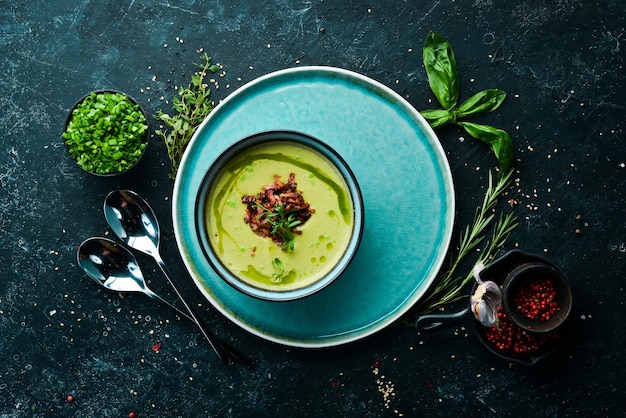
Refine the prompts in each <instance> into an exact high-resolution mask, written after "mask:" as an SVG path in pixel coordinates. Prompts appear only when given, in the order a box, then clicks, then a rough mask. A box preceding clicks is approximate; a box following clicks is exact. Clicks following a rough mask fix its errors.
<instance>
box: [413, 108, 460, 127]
mask: <svg viewBox="0 0 626 418" xmlns="http://www.w3.org/2000/svg"><path fill="white" fill-rule="evenodd" d="M420 114H421V115H422V116H423V117H424V119H426V121H427V122H428V124H429V125H430V126H431V127H432V128H433V129H434V128H439V127H441V126H445V125H447V124H448V123H451V122H453V121H454V117H453V116H452V114H451V113H450V111H449V110H443V109H433V110H423V111H421V112H420Z"/></svg>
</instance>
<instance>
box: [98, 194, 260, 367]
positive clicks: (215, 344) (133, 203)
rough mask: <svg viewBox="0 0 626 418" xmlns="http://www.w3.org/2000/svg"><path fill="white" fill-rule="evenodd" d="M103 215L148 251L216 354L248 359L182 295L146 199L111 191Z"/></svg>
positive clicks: (227, 358)
mask: <svg viewBox="0 0 626 418" xmlns="http://www.w3.org/2000/svg"><path fill="white" fill-rule="evenodd" d="M104 217H105V218H106V220H107V222H108V224H109V226H110V227H111V229H112V230H113V232H115V234H116V235H117V236H118V237H119V238H120V239H121V240H122V241H124V242H125V243H126V244H128V245H129V246H130V247H132V248H134V249H136V250H138V251H141V252H143V253H144V254H148V255H149V256H151V257H152V258H154V260H155V261H156V262H157V264H158V265H159V267H160V268H161V271H162V272H163V274H164V275H165V277H167V280H168V281H169V283H170V285H171V286H172V288H173V289H174V291H175V292H176V295H177V296H178V298H179V299H180V301H181V302H182V303H183V304H184V305H185V308H186V309H187V311H188V312H189V313H190V314H191V316H192V318H193V319H194V321H195V322H196V324H197V325H198V327H199V328H200V331H201V332H202V334H203V335H204V337H205V338H206V340H207V341H208V342H209V344H210V345H211V347H212V348H213V350H214V351H215V353H216V354H217V355H218V357H219V358H221V359H222V360H223V361H224V363H226V364H227V365H231V364H233V363H234V362H235V361H239V362H240V363H243V364H250V361H249V360H248V359H246V358H244V357H243V356H241V355H240V354H239V353H237V352H235V351H234V350H233V349H232V348H230V347H228V346H226V345H225V344H224V342H222V341H221V340H219V339H218V338H217V337H215V336H214V335H213V333H212V332H211V330H210V328H209V326H208V324H207V323H206V322H205V321H204V319H203V318H202V316H201V315H199V314H198V312H197V311H196V310H195V309H194V307H193V305H191V304H190V303H189V302H188V301H187V299H186V298H185V297H184V296H183V294H182V291H181V286H180V285H179V284H178V283H177V282H176V280H175V279H174V277H173V276H172V274H171V273H170V272H169V270H168V269H167V267H165V263H163V260H162V258H161V255H160V254H159V234H160V232H159V223H158V221H157V219H156V216H155V214H154V212H153V211H152V208H151V207H150V205H148V202H146V201H145V200H144V199H143V198H142V197H141V196H139V195H138V194H137V193H135V192H133V191H131V190H114V191H112V192H111V193H109V195H108V196H107V197H106V199H105V201H104Z"/></svg>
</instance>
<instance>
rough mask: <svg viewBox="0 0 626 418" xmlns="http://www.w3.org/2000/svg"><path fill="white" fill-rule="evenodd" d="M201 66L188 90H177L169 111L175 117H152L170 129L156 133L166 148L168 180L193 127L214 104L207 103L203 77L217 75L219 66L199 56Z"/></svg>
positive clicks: (173, 176)
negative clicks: (168, 166)
mask: <svg viewBox="0 0 626 418" xmlns="http://www.w3.org/2000/svg"><path fill="white" fill-rule="evenodd" d="M201 57H202V59H203V61H204V62H203V63H202V64H196V65H197V66H198V67H200V70H199V71H197V72H195V73H194V74H193V75H192V76H191V83H190V84H189V86H188V87H187V88H181V89H180V90H179V91H178V97H174V98H173V99H172V103H173V104H172V108H173V109H174V111H175V112H176V113H175V114H174V116H170V115H168V114H167V113H164V112H163V111H161V110H159V111H158V112H157V113H156V115H154V117H155V118H156V119H158V120H160V121H161V122H163V124H164V125H165V126H166V127H167V128H169V130H167V129H158V130H156V131H155V133H156V134H157V135H159V136H160V137H161V138H162V139H163V142H164V143H165V146H166V147H167V156H168V157H169V160H170V174H169V177H170V178H171V179H174V178H176V173H177V172H178V166H179V164H180V161H181V159H182V157H183V153H184V152H185V148H186V147H187V144H188V143H189V141H190V140H191V137H192V136H193V134H194V132H195V131H196V128H197V127H198V125H200V123H201V122H202V121H203V120H204V118H206V117H207V115H208V114H209V113H211V111H212V110H213V103H211V101H210V100H209V96H210V94H211V90H210V89H209V86H208V84H207V83H205V78H206V76H207V74H208V72H209V71H210V72H213V73H214V72H216V71H218V70H219V69H220V67H219V66H218V65H214V64H213V65H212V64H211V57H209V56H208V55H207V54H206V53H204V54H203V55H202V56H201Z"/></svg>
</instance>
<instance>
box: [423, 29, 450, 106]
mask: <svg viewBox="0 0 626 418" xmlns="http://www.w3.org/2000/svg"><path fill="white" fill-rule="evenodd" d="M423 59H424V67H425V68H426V75H427V76H428V84H430V89H431V90H432V91H433V93H434V94H435V97H437V100H438V101H439V103H440V104H441V106H442V107H443V108H444V109H451V108H453V107H454V106H456V104H457V101H458V99H459V73H458V69H457V66H456V58H455V57H454V52H453V51H452V45H450V43H449V42H448V41H447V40H446V38H444V37H443V36H441V35H439V34H438V33H435V32H430V33H429V34H428V36H427V37H426V42H424V51H423Z"/></svg>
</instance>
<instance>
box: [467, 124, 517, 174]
mask: <svg viewBox="0 0 626 418" xmlns="http://www.w3.org/2000/svg"><path fill="white" fill-rule="evenodd" d="M457 124H458V125H459V126H462V127H463V128H464V129H465V130H466V131H467V133H468V134H470V135H471V136H473V137H474V138H476V139H480V140H481V141H483V142H485V143H486V144H488V145H489V147H490V148H491V150H492V151H493V153H494V154H495V155H496V158H497V159H498V162H499V163H500V175H503V174H504V173H506V172H508V171H509V169H510V168H511V167H512V166H513V141H512V140H511V137H510V136H509V134H508V133H506V132H505V131H503V130H502V129H498V128H494V127H493V126H489V125H480V124H477V123H472V122H457Z"/></svg>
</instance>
